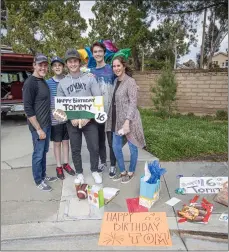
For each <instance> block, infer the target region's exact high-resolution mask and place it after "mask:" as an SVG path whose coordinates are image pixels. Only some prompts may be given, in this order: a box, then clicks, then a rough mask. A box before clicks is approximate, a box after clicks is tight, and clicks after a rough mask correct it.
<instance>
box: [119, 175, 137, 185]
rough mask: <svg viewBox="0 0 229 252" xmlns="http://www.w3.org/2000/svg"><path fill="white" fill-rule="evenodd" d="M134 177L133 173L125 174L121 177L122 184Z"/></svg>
mask: <svg viewBox="0 0 229 252" xmlns="http://www.w3.org/2000/svg"><path fill="white" fill-rule="evenodd" d="M133 177H134V173H133V174H132V175H129V174H126V176H123V177H122V181H121V183H122V184H127V183H129V182H130V181H131V179H132V178H133Z"/></svg>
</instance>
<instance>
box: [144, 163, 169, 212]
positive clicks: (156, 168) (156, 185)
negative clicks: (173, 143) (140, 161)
mask: <svg viewBox="0 0 229 252" xmlns="http://www.w3.org/2000/svg"><path fill="white" fill-rule="evenodd" d="M144 170H145V176H142V177H141V179H140V197H139V205H141V206H144V207H147V208H150V207H151V206H152V205H153V204H154V203H155V202H156V201H157V200H158V199H159V191H160V188H161V180H160V178H161V176H162V175H163V174H164V173H165V172H166V169H164V168H161V166H160V163H159V161H158V160H154V161H153V162H150V163H147V162H146V163H145V169H144Z"/></svg>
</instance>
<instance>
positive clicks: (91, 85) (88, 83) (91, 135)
mask: <svg viewBox="0 0 229 252" xmlns="http://www.w3.org/2000/svg"><path fill="white" fill-rule="evenodd" d="M65 61H66V66H67V68H68V70H69V74H67V75H66V76H65V77H64V78H63V79H62V80H60V82H59V85H58V88H57V96H62V97H87V96H101V91H100V88H99V85H98V83H97V81H96V79H95V78H94V77H93V76H89V75H88V74H87V73H82V72H80V63H81V59H80V55H79V53H78V52H77V50H75V49H69V50H67V52H66V54H65ZM67 129H68V134H69V138H70V145H71V150H72V160H73V163H74V166H75V170H76V173H77V178H78V179H79V180H80V182H81V183H84V176H83V168H82V159H81V147H82V133H83V134H84V136H85V139H86V142H87V148H88V151H89V153H90V163H91V172H92V176H93V178H94V180H95V182H96V183H98V184H100V183H102V177H101V176H100V175H99V173H98V164H99V140H98V127H97V124H96V123H95V121H94V120H89V119H82V120H81V119H80V120H78V119H73V120H71V121H68V122H67Z"/></svg>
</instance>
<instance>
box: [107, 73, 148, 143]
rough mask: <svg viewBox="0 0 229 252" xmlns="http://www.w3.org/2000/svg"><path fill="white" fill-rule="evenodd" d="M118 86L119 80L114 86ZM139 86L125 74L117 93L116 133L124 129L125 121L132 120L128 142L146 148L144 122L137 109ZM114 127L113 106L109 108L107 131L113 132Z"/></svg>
mask: <svg viewBox="0 0 229 252" xmlns="http://www.w3.org/2000/svg"><path fill="white" fill-rule="evenodd" d="M116 84H117V78H116V79H115V81H114V86H116ZM137 92H138V91H137V84H136V82H135V79H133V78H131V77H129V76H128V75H127V74H125V76H124V79H123V80H122V82H121V83H120V85H119V87H118V89H117V91H116V93H115V97H114V99H115V103H116V125H115V132H116V134H118V133H117V132H118V131H119V130H120V129H121V128H122V126H123V124H124V122H125V120H127V119H128V120H130V133H128V134H127V135H126V138H127V140H128V141H130V142H131V143H132V144H134V145H136V146H137V147H139V148H144V147H145V145H146V144H145V138H144V133H143V127H142V121H141V116H140V113H139V111H138V109H137V96H138V94H137ZM111 126H112V105H111V106H110V108H109V112H108V120H107V123H106V131H111Z"/></svg>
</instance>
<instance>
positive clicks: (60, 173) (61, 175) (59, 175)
mask: <svg viewBox="0 0 229 252" xmlns="http://www.w3.org/2000/svg"><path fill="white" fill-rule="evenodd" d="M56 175H57V178H58V179H61V180H63V179H65V176H64V171H63V168H62V167H56Z"/></svg>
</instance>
